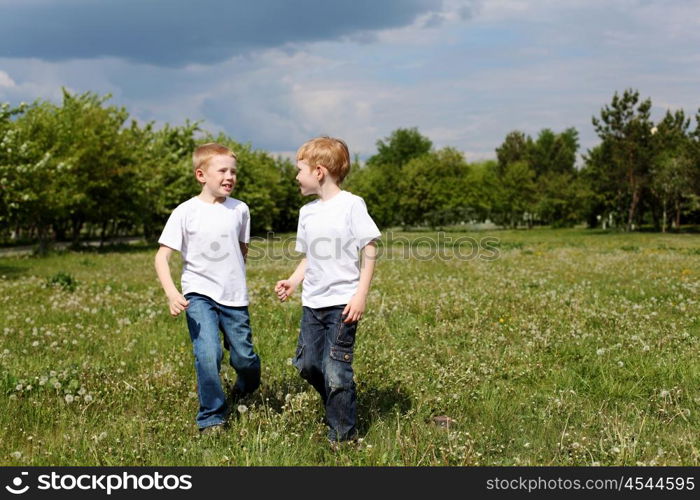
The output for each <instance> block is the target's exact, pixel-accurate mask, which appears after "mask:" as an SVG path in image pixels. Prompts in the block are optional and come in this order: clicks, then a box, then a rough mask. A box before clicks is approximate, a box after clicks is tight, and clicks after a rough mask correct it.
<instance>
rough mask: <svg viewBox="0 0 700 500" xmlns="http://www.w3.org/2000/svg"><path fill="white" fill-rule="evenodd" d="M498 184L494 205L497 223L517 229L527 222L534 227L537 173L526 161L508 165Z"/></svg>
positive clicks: (499, 177)
mask: <svg viewBox="0 0 700 500" xmlns="http://www.w3.org/2000/svg"><path fill="white" fill-rule="evenodd" d="M498 182H499V184H498V186H497V190H496V193H495V195H496V196H495V203H494V209H495V210H494V211H495V220H496V222H499V223H501V224H507V225H509V226H511V227H514V228H515V227H517V226H518V224H519V222H521V221H525V222H526V223H527V224H528V227H530V226H532V216H533V213H534V210H535V201H536V193H537V191H536V187H537V186H536V184H535V171H534V170H533V169H532V168H531V167H530V165H529V164H528V162H526V161H514V162H511V163H508V164H506V166H505V170H504V171H503V172H502V173H500V175H499V176H498Z"/></svg>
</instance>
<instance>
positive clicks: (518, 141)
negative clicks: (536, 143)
mask: <svg viewBox="0 0 700 500" xmlns="http://www.w3.org/2000/svg"><path fill="white" fill-rule="evenodd" d="M532 148H533V143H532V138H531V137H530V136H529V135H526V134H525V133H524V132H521V131H520V130H513V131H512V132H509V133H508V135H506V138H505V140H504V141H503V143H502V144H501V145H500V146H499V147H497V148H496V158H497V159H498V172H499V174H501V175H502V174H504V173H505V171H506V168H507V167H508V165H510V164H511V163H515V162H528V163H529V162H530V161H531V155H532Z"/></svg>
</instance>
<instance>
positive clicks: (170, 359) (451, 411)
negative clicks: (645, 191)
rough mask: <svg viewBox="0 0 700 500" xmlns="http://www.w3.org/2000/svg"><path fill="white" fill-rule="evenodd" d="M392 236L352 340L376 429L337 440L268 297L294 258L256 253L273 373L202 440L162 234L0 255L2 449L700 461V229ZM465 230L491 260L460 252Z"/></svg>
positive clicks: (253, 283)
mask: <svg viewBox="0 0 700 500" xmlns="http://www.w3.org/2000/svg"><path fill="white" fill-rule="evenodd" d="M394 236H395V237H399V238H406V239H409V240H412V241H414V242H415V243H416V244H417V245H418V246H417V247H415V248H413V250H412V251H411V252H408V253H410V255H408V254H407V255H404V254H405V253H407V252H405V250H406V247H405V246H403V245H402V243H401V241H399V240H398V238H393V240H392V241H389V238H386V237H385V242H386V244H385V246H384V247H383V258H382V260H381V261H380V262H379V264H378V268H377V273H376V275H375V280H374V284H373V287H372V292H371V294H370V300H369V312H368V313H367V315H366V317H365V319H363V320H362V321H361V324H360V327H359V329H358V341H357V346H356V361H355V372H356V380H357V385H358V401H359V414H360V415H359V416H360V431H361V437H362V440H361V442H360V443H359V444H358V445H357V446H356V447H347V448H341V450H339V451H338V452H333V451H331V450H330V448H329V447H328V445H327V443H326V441H325V428H324V425H323V423H322V412H321V406H320V404H319V401H318V397H317V395H316V394H315V393H314V392H313V390H312V389H311V388H310V387H308V386H307V385H306V384H305V382H304V381H302V380H301V379H300V378H299V377H298V375H297V373H296V370H295V369H294V367H293V366H291V364H290V358H291V356H292V355H293V353H294V348H295V345H296V337H297V333H298V323H299V319H300V313H301V311H300V302H299V297H298V296H297V297H296V298H295V300H292V301H291V302H290V303H286V304H280V303H278V302H277V301H276V300H275V298H274V294H273V293H272V287H273V285H274V283H275V281H276V280H278V279H281V278H283V277H286V276H288V275H289V273H290V272H291V271H292V270H293V268H294V262H292V261H289V260H276V259H273V258H270V257H269V256H268V257H267V258H262V259H251V261H250V262H249V265H248V280H249V289H250V297H251V307H250V311H251V317H252V325H253V331H254V340H255V343H256V348H257V350H258V352H259V353H260V355H261V358H262V361H263V385H262V387H261V389H260V391H259V392H258V393H256V394H255V395H254V396H252V397H249V398H248V399H246V400H244V401H243V402H242V403H243V404H242V405H241V406H239V407H237V408H236V410H235V411H234V415H233V418H232V420H231V425H230V427H229V428H228V429H227V430H226V432H225V433H224V434H222V435H218V436H207V437H199V436H198V432H197V430H196V427H195V424H194V416H195V413H196V410H197V397H196V393H195V378H194V368H193V357H192V353H191V345H190V341H189V338H188V335H187V328H186V325H185V320H184V317H180V318H176V319H173V318H171V317H170V316H169V315H168V314H167V306H166V301H165V297H164V295H163V293H162V291H161V289H160V286H159V284H158V282H157V279H156V276H155V272H154V270H153V256H154V252H155V248H148V247H137V248H134V249H123V250H122V251H120V252H105V253H97V252H94V251H93V252H84V253H77V252H72V253H59V254H54V255H50V256H48V257H43V258H33V257H13V258H0V277H1V279H0V302H1V306H0V330H1V334H0V390H1V391H2V398H1V399H0V429H1V431H0V435H1V437H2V440H1V443H0V463H2V464H3V465H256V464H257V465H261V464H264V465H598V464H599V465H636V464H640V465H641V464H643V465H672V464H674V465H675V464H682V465H700V438H699V437H698V436H700V434H699V432H698V431H699V430H700V361H699V360H700V344H699V342H698V340H699V338H700V317H699V316H700V315H699V313H700V307H699V301H700V235H671V234H669V235H660V234H619V233H603V232H592V231H586V230H532V231H497V232H490V233H471V234H466V233H463V234H456V233H450V234H448V235H447V236H449V237H450V238H452V239H453V240H452V242H449V241H447V242H445V241H444V237H443V243H441V244H440V249H439V253H437V254H435V255H432V257H433V258H431V248H430V247H429V246H428V238H432V239H434V240H438V235H437V234H436V233H396V234H394ZM460 236H461V237H465V238H466V237H473V238H476V239H481V238H485V237H491V238H494V239H493V240H491V243H490V248H491V250H490V251H489V252H483V251H482V253H481V256H482V257H495V258H485V259H484V258H474V259H470V260H465V259H458V258H456V257H455V253H454V252H455V250H456V248H455V246H454V239H455V238H457V237H460ZM280 245H281V244H279V243H278V244H277V246H280ZM264 247H265V245H263V244H262V243H256V244H255V246H254V247H253V250H257V252H258V254H260V253H262V250H263V248H264ZM460 248H461V247H460ZM494 248H495V249H496V250H494ZM276 249H277V250H279V248H276ZM434 250H435V248H433V251H434ZM468 250H469V249H467V251H464V252H463V253H462V255H464V254H468V253H469V251H468ZM175 260H177V259H175ZM178 266H179V263H178V262H174V263H173V269H176V268H177V267H178ZM60 273H63V274H60ZM178 274H179V272H178V271H176V275H178ZM222 376H223V377H224V378H225V379H226V380H227V383H229V384H232V383H233V379H234V373H233V370H232V369H231V368H230V367H229V366H226V368H225V369H224V370H223V375H222ZM442 415H444V416H448V417H450V418H452V419H454V421H455V422H454V424H453V425H451V426H449V428H444V427H441V426H439V425H436V424H435V423H434V422H433V417H435V416H442Z"/></svg>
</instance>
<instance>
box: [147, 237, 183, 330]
mask: <svg viewBox="0 0 700 500" xmlns="http://www.w3.org/2000/svg"><path fill="white" fill-rule="evenodd" d="M172 253H173V249H172V248H170V247H167V246H165V245H161V246H160V248H159V249H158V252H157V253H156V259H155V265H156V274H157V275H158V279H159V280H160V284H161V286H162V287H163V290H164V291H165V295H167V297H168V306H169V308H170V314H172V315H173V316H177V315H178V314H180V313H181V312H182V311H184V310H185V309H187V306H188V305H189V302H188V300H187V299H186V298H185V297H184V296H183V295H182V294H181V293H180V291H179V290H178V289H177V287H176V286H175V283H174V282H173V278H172V276H170V266H169V265H168V261H169V260H170V256H171V255H172Z"/></svg>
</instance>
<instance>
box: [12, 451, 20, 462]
mask: <svg viewBox="0 0 700 500" xmlns="http://www.w3.org/2000/svg"><path fill="white" fill-rule="evenodd" d="M10 456H11V457H12V458H14V459H15V460H19V459H20V458H22V452H21V451H13V452H12V453H10Z"/></svg>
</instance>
